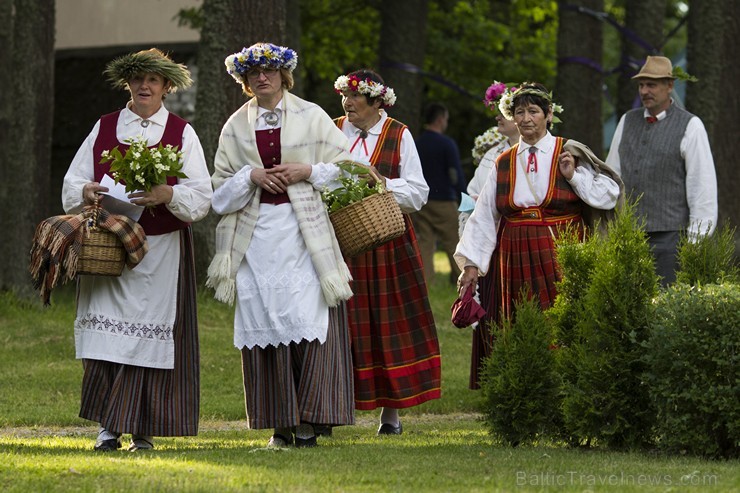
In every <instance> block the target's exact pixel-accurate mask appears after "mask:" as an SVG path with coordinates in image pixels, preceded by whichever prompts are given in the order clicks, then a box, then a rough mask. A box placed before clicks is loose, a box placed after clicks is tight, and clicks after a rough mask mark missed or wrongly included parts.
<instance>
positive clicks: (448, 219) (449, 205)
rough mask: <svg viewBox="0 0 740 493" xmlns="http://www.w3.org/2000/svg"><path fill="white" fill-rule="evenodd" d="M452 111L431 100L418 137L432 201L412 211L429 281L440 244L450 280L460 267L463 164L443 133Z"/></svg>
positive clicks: (452, 281) (454, 278)
mask: <svg viewBox="0 0 740 493" xmlns="http://www.w3.org/2000/svg"><path fill="white" fill-rule="evenodd" d="M448 120H449V112H448V111H447V108H446V107H445V106H444V105H442V104H440V103H431V104H429V105H428V106H427V108H426V109H425V113H424V123H425V125H424V131H423V132H422V133H421V135H420V136H419V138H418V139H416V148H417V150H418V151H419V158H420V159H421V166H422V169H423V172H424V179H425V180H426V182H427V184H428V185H429V200H428V201H427V203H426V205H425V206H424V207H422V209H421V210H420V211H419V212H417V213H414V214H412V216H411V219H412V221H413V223H414V229H415V231H416V236H417V241H418V242H419V249H420V250H421V259H422V262H423V264H424V275H425V277H426V280H427V283H431V282H432V281H433V280H434V252H435V251H436V250H437V246H439V247H440V249H441V250H443V251H444V252H445V253H446V254H447V258H448V259H449V262H450V270H451V272H450V282H451V283H453V284H454V283H455V282H457V278H458V276H459V275H460V269H459V268H458V267H457V265H456V264H455V261H454V259H453V258H452V254H453V253H454V252H455V247H456V246H457V242H458V239H459V238H458V234H457V216H458V212H457V206H458V204H459V203H460V194H461V193H462V192H464V191H465V188H466V181H465V175H464V174H463V170H462V167H461V166H460V152H459V150H458V148H457V144H456V143H455V141H454V140H452V139H451V138H450V137H448V136H446V135H444V133H445V131H446V130H447V122H448Z"/></svg>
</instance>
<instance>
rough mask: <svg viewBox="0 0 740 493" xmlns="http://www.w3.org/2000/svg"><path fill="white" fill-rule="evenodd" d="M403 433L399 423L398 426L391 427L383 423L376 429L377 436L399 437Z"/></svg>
mask: <svg viewBox="0 0 740 493" xmlns="http://www.w3.org/2000/svg"><path fill="white" fill-rule="evenodd" d="M401 433H403V425H402V424H401V423H400V422H399V423H398V426H393V425H392V424H390V423H383V424H382V425H380V428H378V435H400V434H401Z"/></svg>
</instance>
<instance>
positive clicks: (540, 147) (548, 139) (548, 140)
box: [516, 130, 555, 154]
mask: <svg viewBox="0 0 740 493" xmlns="http://www.w3.org/2000/svg"><path fill="white" fill-rule="evenodd" d="M530 147H536V148H537V151H538V152H539V153H542V154H549V153H551V152H552V150H553V149H554V148H555V137H553V135H552V134H551V133H550V131H549V130H548V131H547V133H546V134H545V136H544V137H542V138H541V139H540V140H538V141H537V143H535V144H534V145H530V144H527V143H526V142H524V141H523V140H522V138H521V137H520V138H519V148H518V149H517V151H516V153H517V154H522V153H523V152H525V151H527V152H529V148H530Z"/></svg>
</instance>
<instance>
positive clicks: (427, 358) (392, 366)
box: [347, 215, 441, 410]
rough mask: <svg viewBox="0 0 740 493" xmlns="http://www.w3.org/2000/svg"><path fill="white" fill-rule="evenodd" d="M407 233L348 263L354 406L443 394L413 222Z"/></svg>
mask: <svg viewBox="0 0 740 493" xmlns="http://www.w3.org/2000/svg"><path fill="white" fill-rule="evenodd" d="M404 219H405V221H406V233H405V234H404V235H403V236H401V237H399V238H396V239H395V240H393V241H391V242H389V243H386V244H385V245H382V246H380V247H379V248H376V249H375V250H373V251H370V252H367V253H365V254H363V255H360V256H358V257H355V258H352V259H349V260H348V262H347V263H348V265H349V268H350V271H351V272H352V277H353V278H354V280H353V282H352V290H353V291H354V296H353V297H352V298H351V299H350V300H349V302H348V308H349V325H350V331H351V334H352V356H353V360H354V361H353V363H354V378H355V407H356V408H357V409H361V410H369V409H375V408H377V407H391V408H405V407H411V406H416V405H418V404H421V403H423V402H426V401H428V400H430V399H438V398H439V397H440V395H441V383H440V369H441V366H440V355H439V342H438V341H437V329H436V327H435V325H434V317H433V315H432V310H431V307H430V306H429V299H428V297H427V287H426V282H425V280H424V269H423V268H422V263H421V255H420V254H419V248H418V246H417V244H416V235H415V234H414V230H413V227H412V225H411V221H410V220H409V218H408V216H407V215H404Z"/></svg>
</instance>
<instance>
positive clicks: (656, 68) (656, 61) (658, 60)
mask: <svg viewBox="0 0 740 493" xmlns="http://www.w3.org/2000/svg"><path fill="white" fill-rule="evenodd" d="M632 78H633V79H675V78H676V77H674V76H673V65H672V64H671V61H670V60H669V59H668V58H666V57H664V56H649V57H647V60H646V61H645V65H643V66H642V68H641V69H640V72H638V74H637V75H635V76H634V77H632Z"/></svg>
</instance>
